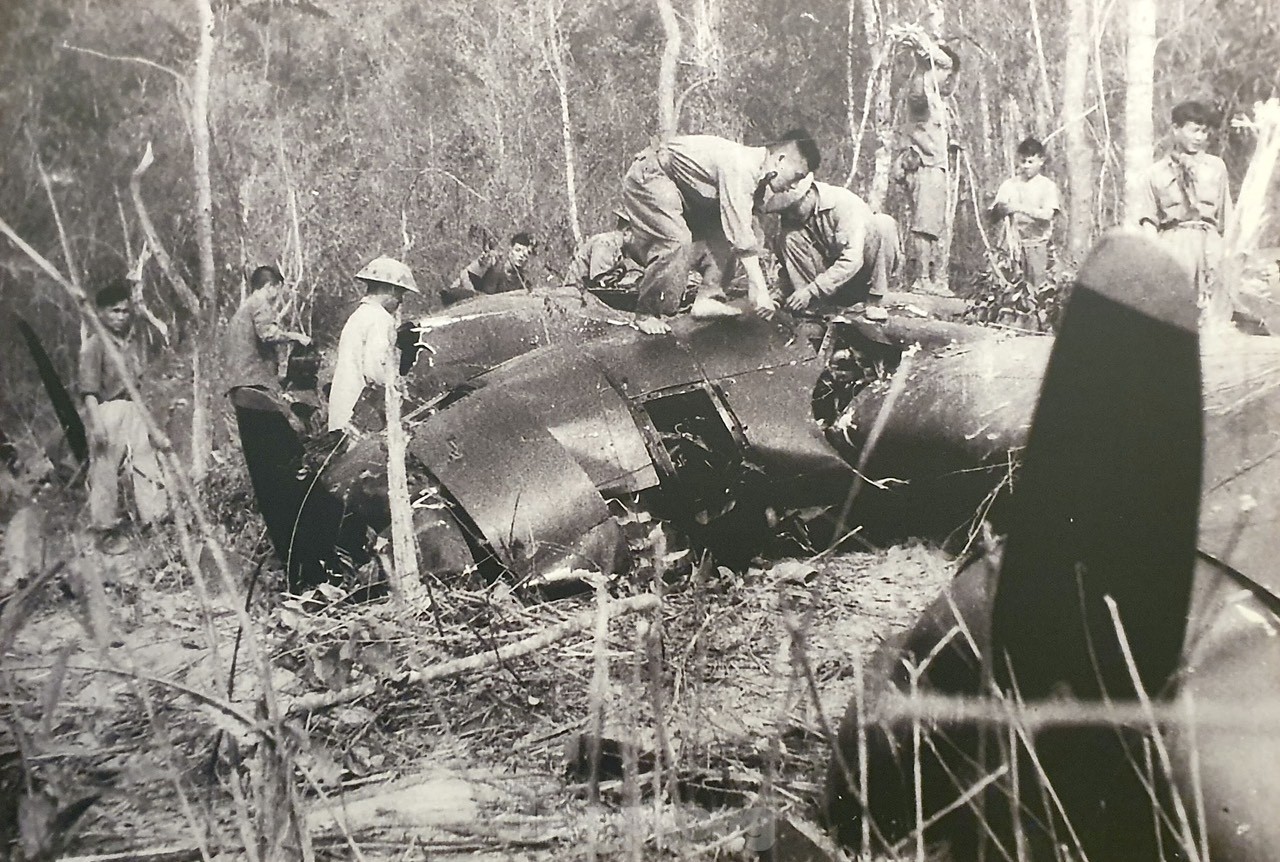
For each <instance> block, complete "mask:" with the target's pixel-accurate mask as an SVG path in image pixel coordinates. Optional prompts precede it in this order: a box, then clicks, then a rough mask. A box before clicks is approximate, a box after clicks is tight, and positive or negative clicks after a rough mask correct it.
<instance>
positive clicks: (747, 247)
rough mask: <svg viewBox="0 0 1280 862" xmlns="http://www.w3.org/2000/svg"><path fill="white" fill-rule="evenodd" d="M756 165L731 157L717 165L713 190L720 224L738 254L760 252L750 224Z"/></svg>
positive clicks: (754, 192)
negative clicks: (718, 199) (718, 205)
mask: <svg viewBox="0 0 1280 862" xmlns="http://www.w3.org/2000/svg"><path fill="white" fill-rule="evenodd" d="M758 173H759V166H758V165H755V164H746V163H744V162H743V161H741V160H738V159H735V160H733V161H729V162H726V163H725V164H723V165H721V167H720V173H719V177H718V184H717V192H718V193H719V198H720V226H721V227H722V228H723V230H724V236H725V239H727V240H728V241H729V245H730V246H732V248H733V250H734V251H735V252H736V253H737V254H739V255H741V256H744V257H746V256H752V255H758V254H760V242H759V240H758V239H757V238H756V232H755V229H754V226H753V224H752V209H753V207H754V206H755V194H756V186H757V185H758V184H759V181H760V177H759V176H758Z"/></svg>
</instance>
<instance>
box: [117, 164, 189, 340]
mask: <svg viewBox="0 0 1280 862" xmlns="http://www.w3.org/2000/svg"><path fill="white" fill-rule="evenodd" d="M155 160H156V157H155V153H153V152H152V151H151V142H150V141H147V148H146V150H145V151H144V152H143V153H142V161H140V162H138V166H137V167H136V168H134V169H133V174H132V175H131V176H130V177H129V194H130V195H131V196H132V197H133V207H134V209H136V210H137V211H138V221H139V222H140V223H141V225H142V234H143V236H145V237H146V242H147V244H148V245H150V246H151V250H152V251H153V252H155V256H156V263H158V264H159V265H160V271H161V272H163V273H164V277H165V278H166V279H167V280H168V282H169V284H170V285H172V286H173V290H174V293H176V294H177V295H178V299H180V300H181V301H182V305H183V307H184V308H185V309H186V310H187V311H188V312H189V313H190V314H193V315H194V314H196V313H198V312H199V311H200V297H198V296H196V295H195V293H194V292H193V291H192V290H191V288H190V286H188V284H187V283H186V281H184V280H183V278H182V276H180V275H178V271H177V270H176V269H174V266H173V259H172V258H171V257H169V252H167V251H166V250H165V247H164V244H163V243H162V242H160V235H159V234H158V233H156V226H155V225H154V224H152V223H151V216H150V215H149V214H148V213H147V205H146V204H145V203H143V202H142V175H143V174H144V173H146V171H147V168H149V167H151V165H152V163H153V162H154V161H155Z"/></svg>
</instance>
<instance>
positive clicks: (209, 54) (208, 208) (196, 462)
mask: <svg viewBox="0 0 1280 862" xmlns="http://www.w3.org/2000/svg"><path fill="white" fill-rule="evenodd" d="M196 18H197V21H198V24H199V30H200V33H199V39H200V42H199V45H200V47H199V49H198V51H197V52H196V62H195V67H194V68H193V69H192V72H191V151H192V162H193V163H192V176H193V178H194V180H195V185H196V244H197V247H198V248H199V253H200V300H201V302H203V303H204V304H205V310H206V311H207V312H208V314H209V324H210V325H209V327H208V329H209V333H210V335H212V332H213V329H214V326H213V324H214V323H215V322H216V320H217V315H218V301H217V296H216V294H215V286H214V270H213V185H212V181H211V179H210V177H209V76H210V72H211V69H212V67H213V31H214V17H213V4H212V2H211V0H196ZM195 350H196V352H195V353H194V354H193V374H192V393H191V394H192V405H191V407H192V409H191V476H192V478H194V479H196V480H197V481H198V480H200V479H202V478H204V475H205V473H206V472H207V471H208V467H209V460H210V457H211V454H212V452H213V428H212V426H211V425H210V419H209V400H210V399H209V387H208V386H207V385H205V381H204V379H203V377H202V376H201V374H200V373H199V372H198V369H199V351H200V346H199V345H197V346H196V348H195Z"/></svg>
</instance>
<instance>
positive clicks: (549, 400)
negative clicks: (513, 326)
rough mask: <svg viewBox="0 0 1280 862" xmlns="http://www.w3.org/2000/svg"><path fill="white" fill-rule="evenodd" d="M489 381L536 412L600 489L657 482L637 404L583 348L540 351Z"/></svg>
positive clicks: (616, 490)
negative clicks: (635, 413)
mask: <svg viewBox="0 0 1280 862" xmlns="http://www.w3.org/2000/svg"><path fill="white" fill-rule="evenodd" d="M485 383H486V387H485V388H486V389H501V390H502V392H503V393H504V396H505V397H508V398H511V399H514V400H517V401H519V402H521V403H523V404H524V405H525V407H526V408H527V409H528V410H529V411H530V413H532V414H534V415H536V416H538V418H539V419H540V420H541V421H542V423H543V424H544V425H545V427H546V429H547V430H548V431H549V432H551V435H552V436H553V437H555V438H556V440H557V441H559V443H560V445H561V446H563V447H564V448H565V450H566V451H568V452H569V453H570V455H572V456H573V458H574V460H576V461H577V462H578V464H579V465H581V467H582V469H583V470H584V471H585V472H586V474H587V475H588V476H590V477H591V481H592V482H593V483H594V484H595V486H596V488H598V489H600V491H601V493H604V494H625V493H634V492H636V491H643V490H644V489H645V488H652V487H654V486H655V485H657V484H658V473H657V471H656V470H655V468H654V463H653V458H652V457H651V455H650V446H649V445H647V444H646V439H645V436H644V434H643V433H642V432H641V430H640V428H639V427H637V424H636V421H635V419H636V417H635V415H634V409H635V408H634V407H633V405H632V404H631V402H630V401H629V400H628V399H626V398H625V397H624V396H623V394H622V393H621V392H620V391H619V389H618V387H616V386H615V385H614V384H613V382H612V381H611V380H610V378H609V375H608V374H607V373H606V372H605V370H604V369H603V368H601V367H600V365H599V363H598V362H597V361H596V360H595V359H594V358H593V357H592V356H591V355H590V353H589V352H588V351H586V350H584V349H583V348H581V347H576V346H569V345H561V346H557V347H554V348H550V349H548V350H545V351H541V352H540V353H538V354H537V356H536V358H533V359H531V360H530V361H523V360H517V361H515V362H512V363H509V364H508V365H506V366H504V367H502V368H499V369H496V370H495V371H494V372H493V373H491V374H489V375H488V376H487V377H486V381H485ZM484 394H485V393H484V392H483V391H482V392H479V393H476V395H474V396H472V397H473V398H483V397H484Z"/></svg>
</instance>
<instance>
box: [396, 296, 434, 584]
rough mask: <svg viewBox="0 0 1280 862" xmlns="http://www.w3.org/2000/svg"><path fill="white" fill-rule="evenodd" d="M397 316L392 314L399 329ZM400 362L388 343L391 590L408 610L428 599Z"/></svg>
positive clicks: (398, 317)
mask: <svg viewBox="0 0 1280 862" xmlns="http://www.w3.org/2000/svg"><path fill="white" fill-rule="evenodd" d="M399 324H400V315H399V313H398V312H397V314H396V328H397V330H398V329H399ZM399 363H400V360H399V356H398V355H397V352H396V348H395V344H394V343H392V345H391V349H390V355H389V356H388V357H387V367H388V371H387V387H386V395H387V403H386V411H387V500H388V502H389V504H390V507H391V555H392V565H391V570H390V571H389V572H388V573H387V577H388V578H390V580H391V589H392V590H394V591H395V593H396V595H397V596H399V597H400V598H402V599H403V600H404V601H405V603H406V604H408V605H409V606H410V607H418V608H423V607H426V602H427V601H428V598H429V597H428V596H427V594H426V588H425V587H424V586H423V584H422V578H421V575H420V574H419V572H418V544H417V539H416V536H415V535H414V530H413V507H412V505H411V504H410V502H409V474H408V470H407V469H406V467H405V454H406V452H407V450H408V441H407V440H406V438H405V433H404V425H403V424H401V420H400V375H399V374H398V373H396V370H397V368H398V366H399Z"/></svg>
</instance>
